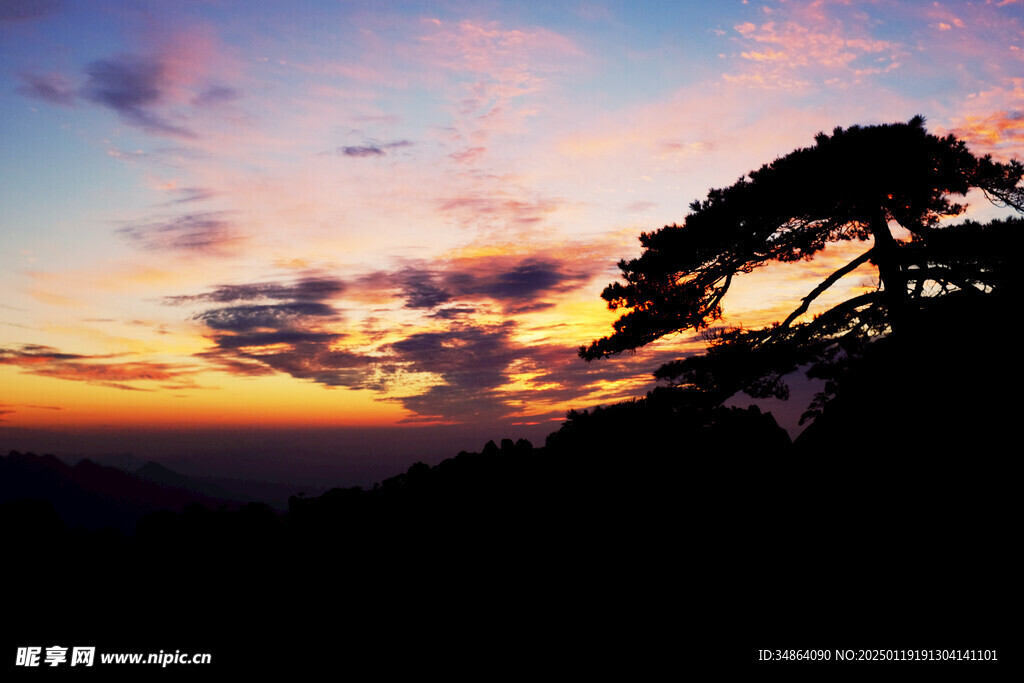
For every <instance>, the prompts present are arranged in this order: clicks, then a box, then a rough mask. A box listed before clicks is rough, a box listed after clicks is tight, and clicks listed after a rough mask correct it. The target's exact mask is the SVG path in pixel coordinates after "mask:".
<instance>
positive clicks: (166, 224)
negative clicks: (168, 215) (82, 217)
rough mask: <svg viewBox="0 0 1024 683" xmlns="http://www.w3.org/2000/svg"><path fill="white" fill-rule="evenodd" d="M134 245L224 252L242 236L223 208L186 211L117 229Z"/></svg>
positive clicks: (205, 252)
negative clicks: (198, 211) (177, 214)
mask: <svg viewBox="0 0 1024 683" xmlns="http://www.w3.org/2000/svg"><path fill="white" fill-rule="evenodd" d="M117 232H118V233H119V234H122V235H124V236H125V237H126V238H128V239H129V240H130V241H131V242H132V243H133V244H135V245H136V246H138V247H140V248H142V249H146V250H150V251H180V252H194V253H204V254H210V255H226V254H228V253H229V251H230V250H229V248H231V247H236V246H238V245H239V244H240V243H241V242H242V241H243V240H244V238H243V237H242V236H241V235H240V234H239V232H238V230H237V229H236V228H235V226H234V224H233V223H232V222H231V221H229V220H227V218H226V213H225V212H208V213H197V214H187V215H184V216H178V217H177V218H172V219H169V220H163V221H155V222H152V223H140V224H137V225H130V226H127V227H124V228H120V229H118V231H117Z"/></svg>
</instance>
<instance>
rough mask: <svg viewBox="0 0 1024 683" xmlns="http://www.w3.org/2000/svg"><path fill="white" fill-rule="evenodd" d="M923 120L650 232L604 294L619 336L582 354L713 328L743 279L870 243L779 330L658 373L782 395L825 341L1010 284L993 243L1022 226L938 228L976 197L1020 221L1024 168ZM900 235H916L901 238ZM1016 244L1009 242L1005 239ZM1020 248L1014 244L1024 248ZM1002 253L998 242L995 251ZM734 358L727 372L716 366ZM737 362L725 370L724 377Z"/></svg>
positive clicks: (821, 151)
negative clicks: (854, 281)
mask: <svg viewBox="0 0 1024 683" xmlns="http://www.w3.org/2000/svg"><path fill="white" fill-rule="evenodd" d="M924 124H925V121H924V118H923V117H920V116H917V117H915V118H913V119H911V120H910V121H909V122H906V123H893V124H885V125H876V126H863V127H862V126H852V127H850V128H847V129H845V130H844V129H842V128H836V129H835V130H834V131H833V132H832V135H827V134H825V133H819V134H818V135H817V136H816V138H815V144H814V145H813V146H811V147H806V148H803V149H798V150H796V151H794V152H791V153H790V154H787V155H786V156H783V157H780V158H778V159H776V160H775V161H773V162H771V163H769V164H766V165H764V166H762V167H761V168H760V169H758V170H756V171H751V172H750V173H749V174H747V175H746V176H743V177H741V178H740V179H739V180H738V181H737V182H736V183H735V184H734V185H732V186H730V187H727V188H724V189H713V190H711V191H710V192H709V193H708V196H707V198H706V199H705V200H703V201H696V202H694V203H693V204H691V205H690V209H691V212H690V213H689V214H688V215H687V216H686V218H685V221H684V222H683V224H682V225H670V226H666V227H664V228H662V229H661V230H658V231H656V232H650V233H646V232H645V233H643V234H641V236H640V242H641V244H642V245H643V247H644V251H643V253H642V255H641V256H640V257H639V258H636V259H633V260H630V261H626V260H623V261H620V262H619V268H620V270H621V271H622V277H623V279H624V280H625V283H621V282H617V283H614V284H610V285H609V286H608V287H606V288H605V290H604V292H603V293H602V297H603V298H604V299H605V300H607V301H608V306H609V308H611V309H612V310H619V309H626V312H625V313H624V314H623V315H622V316H621V317H620V318H619V320H618V321H616V322H615V323H614V330H615V331H614V334H612V335H610V336H608V337H604V338H602V339H599V340H596V341H594V342H592V343H591V344H590V345H589V346H583V347H580V349H579V354H580V356H581V357H582V358H584V359H586V360H588V361H590V360H594V359H597V358H603V357H607V356H610V355H614V354H618V353H621V352H623V351H632V350H635V349H636V348H638V347H640V346H643V345H645V344H648V343H650V342H652V341H655V340H656V339H659V338H661V337H663V336H665V335H668V334H671V333H674V332H681V331H684V330H701V329H704V328H707V327H709V326H710V325H711V324H713V322H714V321H716V320H718V319H719V318H720V317H721V315H722V302H723V298H724V297H725V295H726V293H727V292H728V290H729V287H730V285H731V284H732V281H733V278H734V277H735V276H736V275H737V274H740V273H750V272H751V271H753V270H754V269H755V268H758V267H760V266H763V265H765V264H768V263H771V262H782V263H790V262H798V261H806V260H810V259H813V258H814V257H815V256H816V255H818V254H819V253H820V252H821V251H822V250H823V249H824V248H825V247H826V245H828V244H830V243H834V242H839V241H850V240H855V241H870V242H871V244H870V246H869V248H867V249H866V250H865V251H864V253H862V254H861V255H860V256H858V257H857V258H855V259H853V260H852V261H850V262H849V263H847V264H846V265H844V266H842V267H841V268H839V269H837V270H836V271H835V272H833V273H832V274H830V275H829V276H828V277H826V278H825V279H824V280H822V281H821V282H820V283H819V284H818V285H817V286H816V287H814V289H813V290H812V291H810V292H809V293H808V294H807V295H806V296H805V297H804V298H803V299H802V300H801V301H800V302H799V303H798V305H796V306H795V308H794V310H793V311H792V313H791V314H790V315H789V316H788V317H787V318H786V319H785V320H783V321H782V322H779V323H776V324H775V325H773V326H770V327H767V328H764V329H761V330H732V331H728V332H721V333H718V334H717V336H714V340H715V343H713V344H712V348H711V351H710V353H709V354H708V355H707V356H706V357H699V358H690V359H687V360H685V361H676V362H674V363H669V364H668V365H666V366H663V367H662V368H661V369H659V371H658V372H657V373H655V376H656V377H659V378H661V379H669V380H671V379H673V378H679V377H681V376H682V377H683V379H682V380H681V381H679V382H678V383H681V384H687V385H692V386H700V387H701V388H703V389H705V390H707V389H709V388H712V389H718V391H716V392H714V393H716V394H721V393H725V396H721V398H724V397H727V396H728V395H729V393H728V392H733V393H734V392H735V391H738V390H740V389H747V390H748V393H752V394H754V395H757V394H758V393H761V394H766V395H773V394H774V395H780V394H784V393H785V388H784V387H783V386H781V385H780V383H779V381H778V379H779V376H780V373H783V372H785V371H787V369H792V368H793V367H795V365H796V364H798V363H800V362H806V359H807V357H808V353H810V354H812V355H813V354H819V355H820V354H821V353H822V352H823V349H824V348H825V346H826V345H831V346H833V347H834V342H835V341H836V340H838V339H844V340H846V341H847V342H849V343H853V342H854V341H859V342H863V341H864V340H865V339H867V338H869V337H871V336H876V335H879V334H884V333H887V332H892V331H893V330H896V329H897V328H899V327H900V326H901V325H903V324H905V322H906V321H907V320H908V317H912V316H913V315H914V312H915V311H916V310H918V309H919V307H920V305H923V304H924V303H925V302H927V301H930V300H935V299H937V298H941V297H942V296H945V295H951V294H956V295H957V296H975V295H984V294H989V293H992V292H993V291H995V290H997V289H999V288H1004V287H1006V286H1008V283H1007V281H1006V279H1007V278H1006V268H1004V267H999V266H1000V264H1001V263H1002V262H1001V260H1000V259H1003V258H1005V254H1003V253H1002V252H1001V250H1000V249H999V248H998V245H999V244H1001V243H1004V242H1006V240H1008V239H1015V238H1014V237H1013V236H1015V235H1019V234H1020V231H1021V229H1022V228H1024V225H1021V221H1019V220H1015V219H1009V220H1003V221H995V222H993V223H992V224H990V225H987V226H981V225H978V224H973V223H967V224H964V225H961V226H953V227H942V226H941V225H940V222H941V221H943V220H945V219H948V218H950V217H955V216H957V215H960V214H961V213H962V212H963V211H964V210H965V208H966V207H965V206H964V205H963V204H961V203H956V202H955V201H953V198H954V197H963V196H965V195H966V194H967V193H968V192H969V191H971V190H972V189H977V190H980V191H981V192H982V193H984V195H985V196H986V197H987V198H988V199H989V200H990V201H991V202H993V203H995V204H996V205H998V206H1003V207H1011V208H1013V209H1016V210H1017V211H1018V212H1024V187H1022V184H1021V180H1022V177H1024V165H1022V164H1021V163H1020V162H1019V161H1017V160H1011V161H1009V162H1008V163H999V162H996V161H993V160H992V158H991V156H983V157H978V156H975V155H974V154H972V153H971V152H970V151H969V150H968V149H967V146H966V145H965V143H964V142H963V141H961V140H958V139H957V138H955V137H954V136H952V135H947V136H945V137H939V136H936V135H933V134H930V133H928V131H927V130H926V129H925V125H924ZM897 227H902V228H903V229H905V230H906V231H907V233H909V238H905V239H897V237H896V236H895V235H894V232H893V230H894V228H897ZM1008 236H1009V237H1008ZM1018 241H1019V239H1018ZM993 245H995V246H993ZM866 263H871V264H873V265H874V266H875V267H876V268H877V270H878V282H879V286H878V287H877V289H876V290H875V291H870V292H866V293H863V294H860V295H857V296H854V297H852V298H850V299H848V300H846V301H844V302H842V303H840V304H838V305H836V306H834V307H833V308H831V309H829V310H828V311H826V312H824V313H822V314H820V315H818V316H817V317H816V318H815V319H814V320H813V321H811V322H802V323H801V322H798V320H799V319H800V318H801V316H802V315H803V314H804V313H806V312H807V311H808V309H809V307H810V305H811V304H812V302H814V300H815V299H817V298H818V297H819V296H820V295H821V294H822V293H824V292H825V291H826V290H827V289H829V288H830V287H832V286H833V285H834V284H835V283H836V282H838V281H839V280H840V279H841V278H842V277H843V276H844V275H847V274H849V273H851V272H853V271H854V270H856V269H857V268H858V267H860V266H862V265H864V264H866ZM723 356H728V357H729V360H730V363H721V362H719V361H720V360H722V357H723ZM727 366H728V367H727Z"/></svg>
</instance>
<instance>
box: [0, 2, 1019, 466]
mask: <svg viewBox="0 0 1024 683" xmlns="http://www.w3.org/2000/svg"><path fill="white" fill-rule="evenodd" d="M916 114H922V115H924V116H925V117H926V119H927V125H928V128H929V130H930V131H931V132H934V133H939V134H946V133H953V134H955V135H957V136H958V137H960V138H962V139H964V140H965V141H966V142H967V143H968V145H969V147H970V149H971V150H972V151H974V152H975V153H978V154H992V155H993V157H994V158H996V159H999V160H1006V159H1008V158H1011V157H1016V158H1024V2H1021V1H1020V0H987V1H986V0H979V1H977V2H934V3H927V2H902V3H901V2H887V1H884V0H879V1H864V2H858V1H856V0H847V1H841V0H836V1H825V0H817V1H815V2H797V1H783V0H768V1H765V2H758V1H756V0H749V2H748V1H747V0H736V1H735V2H728V1H727V2H686V1H679V2H654V1H639V2H638V1H636V0H632V1H629V2H582V1H581V2H574V1H572V0H568V1H566V2H550V1H546V2H528V1H520V2H479V1H474V2H457V1H456V2H443V1H439V0H435V1H432V2H397V1H396V2H388V1H382V0H375V1H372V2H358V1H353V2H337V1H335V2H328V1H313V0H307V1H296V2H288V3H280V2H267V1H260V0H247V1H246V2H233V1H231V0H208V1H198V0H197V1H189V0H179V1H177V2H173V3H171V2H159V1H152V2H150V1H147V0H135V1H127V2H126V1H123V0H118V1H117V2H104V1H102V0H97V1H93V2H88V3H82V2H73V1H71V0H3V1H2V2H0V126H2V127H0V130H2V133H0V291H2V292H3V294H2V298H0V387H2V390H0V447H3V448H7V449H10V448H14V449H18V450H23V451H24V450H33V449H35V450H46V449H58V450H64V451H72V452H82V453H88V452H92V451H97V450H100V451H102V450H107V451H127V450H132V451H133V452H134V453H136V454H137V455H139V456H142V457H145V456H146V454H147V453H162V454H163V455H165V456H171V455H179V456H182V457H185V456H186V455H188V457H191V458H193V460H192V462H193V464H194V465H195V464H196V463H200V464H205V465H206V466H208V467H210V468H213V469H216V467H217V466H218V465H222V466H223V467H222V469H223V470H224V471H228V470H232V471H234V472H236V473H237V472H240V471H242V470H244V469H245V468H246V467H247V466H252V467H254V468H256V469H260V467H262V468H263V469H261V470H260V472H262V473H263V474H264V475H266V476H271V475H273V476H278V477H279V478H280V477H285V476H286V475H288V474H289V473H291V474H294V475H295V477H298V476H299V475H298V474H295V471H294V470H295V467H298V468H299V469H300V470H301V469H302V467H301V466H299V465H295V463H297V462H299V461H300V460H301V462H303V463H307V464H308V462H312V460H317V462H319V463H320V465H322V466H323V467H322V469H323V471H324V472H327V474H325V475H324V476H334V475H332V474H330V473H331V472H335V473H338V472H342V471H348V470H345V468H346V467H348V468H349V469H350V470H351V471H355V470H354V469H352V468H356V469H358V467H357V461H359V460H360V458H362V459H363V460H364V461H365V460H366V459H367V458H377V462H378V464H379V463H380V462H383V461H381V460H380V459H381V458H383V459H384V461H386V465H387V466H388V467H391V466H394V465H395V463H396V462H397V461H394V460H393V459H390V458H393V457H398V456H395V453H408V454H421V455H422V454H427V455H452V454H454V452H457V451H458V450H462V449H465V450H477V449H479V447H480V446H482V444H483V441H486V440H487V439H490V438H494V439H500V438H502V437H506V436H508V437H511V438H519V437H520V436H524V437H527V438H531V439H533V440H534V441H535V442H536V441H537V440H540V441H541V442H542V441H543V436H544V435H545V434H547V433H549V432H551V431H554V430H555V429H556V428H557V427H558V425H559V423H560V422H561V420H562V419H564V414H565V411H566V410H568V409H570V408H576V409H579V408H586V407H590V406H594V405H599V404H607V403H612V402H616V401H620V400H624V399H627V398H630V397H633V396H642V395H643V394H644V393H645V392H646V391H648V390H649V389H651V388H652V387H653V386H654V385H653V379H652V377H651V372H652V371H653V370H654V369H655V368H657V367H658V366H659V365H660V364H662V363H663V362H665V361H667V360H670V359H672V358H676V357H679V356H680V355H681V354H687V353H694V352H699V350H700V349H701V348H703V345H702V341H701V340H700V338H699V337H698V336H696V335H693V334H683V335H677V336H675V337H672V338H670V339H666V340H663V341H660V342H658V343H655V344H652V345H650V346H648V347H645V348H643V349H641V350H639V351H638V352H637V353H636V354H635V355H623V356H620V357H616V358H614V359H611V360H603V361H595V362H593V363H590V364H587V363H585V362H583V361H582V360H580V359H579V358H578V357H577V355H576V349H577V348H578V347H579V346H580V345H583V344H588V343H589V342H590V341H592V340H593V339H595V338H597V337H601V336H605V335H607V334H609V333H610V325H611V323H612V322H613V321H614V320H615V318H616V317H617V314H616V313H615V312H612V311H609V310H607V308H606V306H605V302H604V301H603V300H602V299H601V298H600V292H601V290H602V289H603V288H604V286H605V285H607V284H608V283H610V282H612V281H614V280H615V279H616V277H617V273H618V271H617V268H616V263H617V261H618V260H619V259H622V258H633V257H635V256H637V255H639V253H640V246H639V243H638V241H637V237H638V236H639V234H640V232H642V231H645V230H647V231H650V230H655V229H657V228H659V227H661V226H663V225H667V224H671V223H677V222H682V220H683V219H684V218H685V215H686V212H687V207H688V206H689V204H690V203H691V202H693V201H694V200H697V199H701V198H703V197H704V196H705V195H706V193H707V192H708V190H709V189H711V188H714V187H724V186H727V185H730V184H732V183H733V182H735V181H736V179H738V178H739V177H740V176H742V175H743V174H744V173H746V172H748V171H750V170H752V169H755V168H757V167H759V166H760V165H762V164H763V163H766V162H768V161H771V160H772V159H774V158H776V157H778V156H780V155H783V154H785V153H787V152H789V151H792V150H793V149H796V148H799V147H805V146H808V145H810V144H812V143H813V139H814V135H815V133H817V132H819V131H826V132H828V131H831V130H832V129H833V128H835V127H836V126H843V127H846V126H850V125H853V124H862V125H869V124H876V123H885V122H893V121H907V120H909V119H910V118H911V117H913V116H914V115H916ZM968 202H969V209H968V212H967V216H968V217H972V218H976V219H978V220H983V219H987V218H991V217H994V215H996V214H995V213H994V212H995V211H996V209H994V208H993V207H991V206H989V205H987V204H986V202H985V201H984V200H983V199H979V198H977V197H968ZM857 246H858V245H845V246H844V247H843V248H838V247H837V248H836V249H833V250H830V251H828V252H826V254H825V255H823V256H822V257H821V258H819V259H816V260H815V261H814V262H812V263H801V264H796V265H787V266H772V267H768V268H764V269H762V270H761V271H758V272H755V273H754V274H751V275H750V276H746V277H744V278H741V279H740V281H739V282H737V284H736V285H735V286H734V289H733V291H731V292H730V294H729V296H728V297H727V298H726V301H725V314H726V316H725V319H724V321H723V322H724V324H727V325H740V324H743V325H758V324H765V323H768V322H771V321H773V320H779V319H782V318H784V317H785V316H786V314H787V313H788V312H789V311H790V310H791V309H793V308H795V303H794V302H796V301H797V299H799V297H800V296H802V295H804V294H805V293H806V292H808V291H809V290H810V289H811V288H813V286H814V284H816V283H817V282H818V281H820V279H821V277H822V276H823V275H824V274H827V273H829V272H831V271H832V270H833V269H834V267H835V264H836V263H841V262H845V261H846V260H848V259H849V251H848V250H849V249H851V248H852V249H856V248H857ZM844 250H845V251H844ZM844 259H845V260H844ZM815 278H817V279H815ZM875 284H876V280H875V277H874V274H873V273H871V272H869V271H858V272H856V273H854V274H852V275H851V276H848V277H847V278H846V279H844V281H843V282H842V283H841V284H840V285H839V286H838V287H837V288H836V290H837V291H836V292H835V293H834V294H833V298H831V299H829V298H824V299H822V301H821V302H820V304H821V305H828V303H829V301H832V302H833V303H834V302H835V301H838V300H841V299H842V298H845V297H846V296H847V295H848V294H849V292H850V291H851V290H857V289H863V288H868V287H873V286H875ZM812 313H813V311H812ZM797 412H799V411H797ZM281 435H288V436H287V438H283V437H282V436H281ZM481 439H482V440H481ZM271 442H273V443H275V444H277V445H276V446H274V447H273V448H271V447H270V446H269V445H267V444H270V443H271ZM300 442H301V444H303V445H302V446H301V448H299V450H303V452H308V453H309V454H311V455H309V456H308V458H307V459H306V460H302V459H301V458H299V460H294V459H293V460H289V459H288V457H286V456H282V455H281V453H282V452H283V451H285V450H287V449H288V448H289V446H288V444H291V447H292V448H293V450H294V449H295V448H298V446H297V444H299V443H300ZM225 444H227V445H225ZM260 444H264V445H266V446H267V447H266V448H265V449H264V450H265V451H266V453H264V455H265V458H264V460H263V461H261V462H263V465H260V466H259V467H257V466H256V465H255V464H253V463H255V462H256V460H259V457H258V454H254V449H255V450H258V449H259V446H260ZM382 444H383V445H382ZM232 448H233V449H234V451H232V452H234V453H235V455H234V456H230V457H229V456H228V455H226V453H227V452H228V451H229V450H231V449H232ZM275 449H276V450H275ZM186 451H187V453H186ZM239 451H244V452H246V453H249V454H251V455H252V458H253V461H252V462H251V463H249V464H248V465H247V464H246V461H245V458H242V459H241V461H239V458H238V457H236V456H237V453H238V452H239ZM218 458H219V460H218ZM400 460H401V457H399V461H400ZM225 463H230V464H225ZM269 463H272V464H269ZM399 464H400V463H399ZM197 466H198V465H197ZM332 466H336V469H334V470H332V469H331V467H332ZM382 467H383V465H382ZM225 468H226V469H225ZM232 468H233V469H232ZM310 471H311V470H310ZM338 476H341V475H338ZM352 476H357V475H352ZM295 477H293V478H295Z"/></svg>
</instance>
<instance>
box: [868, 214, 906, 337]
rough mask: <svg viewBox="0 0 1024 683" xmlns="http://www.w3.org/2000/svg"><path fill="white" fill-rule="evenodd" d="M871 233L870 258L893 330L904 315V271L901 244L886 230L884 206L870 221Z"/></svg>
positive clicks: (903, 320) (904, 317) (903, 319)
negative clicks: (871, 258) (872, 250)
mask: <svg viewBox="0 0 1024 683" xmlns="http://www.w3.org/2000/svg"><path fill="white" fill-rule="evenodd" d="M871 235H872V237H874V240H875V246H874V252H875V256H874V258H873V260H874V262H875V264H876V265H877V266H878V277H879V279H880V280H881V281H882V294H883V296H884V300H885V305H886V307H887V308H888V309H889V327H891V328H892V330H893V331H894V332H895V331H896V330H898V329H899V328H900V327H902V326H903V325H904V324H905V322H906V318H907V274H906V272H904V269H903V264H902V263H901V262H900V244H899V242H897V241H896V238H894V237H893V236H892V232H891V231H890V230H889V221H888V219H887V218H886V215H885V211H884V210H883V211H879V213H878V215H877V216H875V218H874V220H872V221H871Z"/></svg>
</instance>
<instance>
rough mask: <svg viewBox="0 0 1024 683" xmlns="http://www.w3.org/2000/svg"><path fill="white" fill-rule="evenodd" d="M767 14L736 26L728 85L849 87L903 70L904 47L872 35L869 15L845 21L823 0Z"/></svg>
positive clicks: (767, 9) (779, 9) (785, 87)
mask: <svg viewBox="0 0 1024 683" xmlns="http://www.w3.org/2000/svg"><path fill="white" fill-rule="evenodd" d="M765 10H766V12H767V16H768V18H769V19H770V20H769V21H765V22H761V23H754V22H751V21H747V22H744V23H741V24H737V25H736V26H734V27H733V30H734V31H735V34H737V37H736V41H737V42H738V44H739V45H740V46H741V49H740V52H739V55H738V56H739V66H738V68H737V70H735V71H733V72H730V73H726V74H724V79H725V80H726V81H729V82H734V83H743V84H746V85H750V86H756V87H763V88H778V89H782V90H791V91H795V90H804V89H806V88H809V87H821V86H826V85H829V86H834V85H849V84H851V83H856V82H858V81H860V80H861V79H863V78H864V77H866V76H869V75H872V74H880V73H884V72H887V71H892V70H893V69H897V68H899V66H900V63H899V61H898V56H899V55H900V54H901V53H902V52H903V51H904V50H905V48H904V47H903V46H901V45H900V44H898V43H896V42H893V41H890V40H883V39H878V38H874V37H872V36H871V34H870V33H869V32H868V30H867V28H866V27H867V26H869V25H870V22H867V21H866V20H865V17H860V18H859V20H858V21H844V20H842V19H840V18H839V17H838V16H834V15H833V14H832V13H830V12H829V11H827V10H826V7H825V5H824V4H823V3H820V2H814V3H797V4H792V5H781V6H779V7H775V8H773V7H770V6H765ZM769 10H770V11H769Z"/></svg>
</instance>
